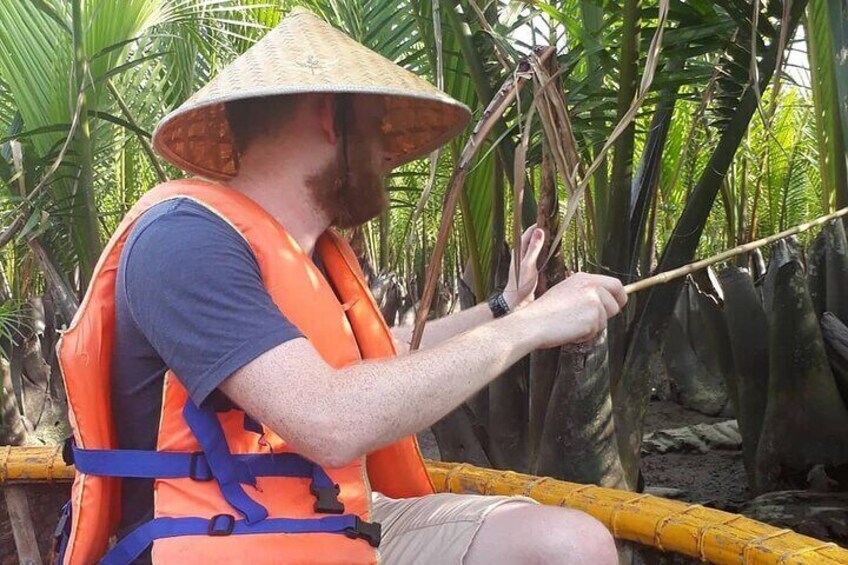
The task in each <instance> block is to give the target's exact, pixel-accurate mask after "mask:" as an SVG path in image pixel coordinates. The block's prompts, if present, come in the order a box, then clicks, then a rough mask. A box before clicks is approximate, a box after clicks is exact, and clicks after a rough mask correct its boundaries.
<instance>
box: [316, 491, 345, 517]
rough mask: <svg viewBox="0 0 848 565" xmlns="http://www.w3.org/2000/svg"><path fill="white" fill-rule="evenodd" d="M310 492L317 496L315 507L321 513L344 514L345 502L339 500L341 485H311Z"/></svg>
mask: <svg viewBox="0 0 848 565" xmlns="http://www.w3.org/2000/svg"><path fill="white" fill-rule="evenodd" d="M309 492H311V493H312V496H314V497H315V506H314V507H313V509H314V510H315V512H318V513H319V514H344V511H345V507H344V504H342V503H341V502H339V492H341V491H340V490H339V485H333V486H331V487H315V486H311V487H309Z"/></svg>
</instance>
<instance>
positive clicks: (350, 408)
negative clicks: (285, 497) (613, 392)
mask: <svg viewBox="0 0 848 565" xmlns="http://www.w3.org/2000/svg"><path fill="white" fill-rule="evenodd" d="M626 300H627V297H626V295H625V293H624V290H623V287H622V286H621V283H620V282H619V281H618V280H616V279H612V278H609V277H602V276H597V275H584V274H578V275H575V276H573V277H570V278H569V279H567V280H566V281H563V282H562V283H560V284H559V285H556V286H555V287H553V288H552V289H550V290H549V291H548V293H546V294H545V295H544V296H543V297H542V298H540V299H539V300H537V301H536V302H534V303H533V304H531V305H528V306H527V307H526V308H523V309H522V310H519V311H517V312H515V313H514V314H511V315H509V316H506V317H504V318H501V319H498V320H493V321H491V322H489V323H486V324H483V325H481V326H478V327H477V328H474V329H472V330H470V331H467V332H465V333H463V334H461V335H459V336H457V337H455V338H453V339H448V340H446V341H444V342H442V343H441V344H439V345H437V346H435V347H433V348H431V349H428V350H423V351H420V352H416V353H414V354H412V355H405V356H401V357H396V358H393V359H387V360H380V361H369V362H362V363H357V364H354V365H352V366H349V367H346V368H343V369H333V368H332V367H330V366H328V365H327V364H326V363H325V362H324V361H323V360H322V359H321V358H320V357H319V356H318V354H317V352H316V351H315V350H314V348H313V347H312V346H311V345H310V344H309V342H308V341H306V340H303V339H297V340H293V341H290V342H288V343H285V344H283V345H280V346H277V347H276V348H274V349H271V350H269V351H268V352H266V353H265V354H263V355H261V356H259V357H258V358H256V359H255V360H253V361H252V362H251V363H248V364H247V365H245V366H244V367H243V368H242V369H240V370H239V371H237V372H235V373H234V374H233V375H232V376H231V377H230V378H228V379H227V380H225V381H224V382H223V384H222V385H221V387H220V388H221V390H222V391H223V392H224V393H225V394H226V395H227V396H228V397H229V398H230V399H231V400H232V401H233V402H235V403H237V404H238V405H239V406H240V407H241V408H242V409H244V410H245V411H247V412H248V413H249V414H251V415H252V416H253V417H254V418H257V419H258V420H260V421H262V422H264V423H265V424H266V425H268V426H269V427H270V428H271V429H273V430H274V431H275V432H277V434H279V435H280V436H281V437H283V438H285V439H286V441H288V442H289V444H290V445H291V446H292V447H293V448H294V449H295V450H296V451H298V452H299V453H301V454H303V455H304V456H305V457H308V458H310V459H312V460H313V461H315V462H317V463H319V464H321V465H326V466H329V467H338V466H342V465H344V464H346V463H348V462H349V461H351V460H352V459H354V458H356V457H359V456H361V455H363V454H365V453H369V452H371V451H373V450H375V449H377V448H380V447H382V446H385V445H387V444H389V443H391V442H393V441H396V440H397V439H399V438H401V437H404V436H407V435H410V434H413V433H416V432H418V431H419V430H421V429H424V428H426V427H428V426H430V425H431V424H433V423H434V422H436V421H438V420H439V419H440V418H442V417H443V416H444V415H445V414H447V413H448V412H450V411H451V410H452V409H454V408H455V407H456V406H457V405H459V404H460V403H461V402H463V401H464V400H465V399H466V398H468V397H469V396H471V395H472V394H474V393H475V392H476V391H477V390H479V389H480V388H482V387H483V386H485V385H486V384H488V383H489V382H490V381H491V380H492V379H494V378H495V377H497V376H498V375H499V374H501V373H502V372H503V371H504V370H506V369H507V368H508V367H509V366H511V365H512V364H514V363H515V362H516V361H518V360H519V359H521V358H522V357H523V356H525V355H527V354H528V353H529V352H530V351H532V350H533V349H536V348H540V347H554V346H558V345H561V344H564V343H570V342H577V341H585V340H588V339H591V338H593V337H594V336H595V335H596V334H597V333H598V332H600V331H602V330H603V328H604V327H606V320H607V318H608V317H610V316H613V315H615V314H616V313H617V312H618V311H619V310H620V308H621V306H623V304H624V303H625V302H626Z"/></svg>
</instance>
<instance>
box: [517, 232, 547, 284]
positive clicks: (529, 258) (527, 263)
mask: <svg viewBox="0 0 848 565" xmlns="http://www.w3.org/2000/svg"><path fill="white" fill-rule="evenodd" d="M544 243H545V232H544V231H543V230H540V229H534V230H533V233H532V234H531V237H530V241H529V242H528V244H527V252H526V253H525V255H524V258H523V259H522V260H521V265H522V267H524V269H522V270H526V271H528V272H529V273H530V274H532V273H535V272H536V271H537V268H536V263H537V261H538V259H539V254H540V253H541V252H542V245H543V244H544Z"/></svg>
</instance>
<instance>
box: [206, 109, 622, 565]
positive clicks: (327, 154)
mask: <svg viewBox="0 0 848 565" xmlns="http://www.w3.org/2000/svg"><path fill="white" fill-rule="evenodd" d="M370 102H372V103H369V100H368V99H364V98H357V99H355V101H354V104H353V106H354V117H353V123H352V125H351V128H350V130H349V137H350V139H349V141H348V142H349V143H357V144H360V145H359V146H358V149H357V150H356V151H355V152H352V153H349V155H350V154H354V155H356V156H357V162H356V163H350V166H351V167H358V168H359V169H360V170H359V171H351V172H352V174H353V176H354V177H355V178H357V179H364V180H361V182H359V181H357V182H354V183H353V184H357V183H359V184H361V186H357V187H355V189H356V190H359V191H361V192H362V194H361V195H359V196H360V197H361V196H367V195H368V194H369V191H373V190H374V183H373V182H371V181H369V180H367V179H373V178H378V179H380V180H381V181H382V178H383V176H384V175H385V173H386V172H387V171H386V170H382V169H381V167H384V163H385V162H386V161H385V158H384V156H383V155H382V153H383V152H384V150H385V148H383V147H382V144H381V140H380V137H379V135H380V128H379V127H377V126H378V124H379V122H380V119H381V115H380V112H381V109H380V107H379V105H374V104H373V100H371V101H370ZM340 143H341V137H340V135H339V134H338V132H337V131H336V129H335V126H334V99H333V96H332V95H326V94H315V95H309V96H306V97H304V99H303V101H302V102H301V105H300V108H299V111H298V112H297V113H296V116H295V117H294V118H292V119H291V122H290V123H287V124H285V127H284V128H282V127H281V133H280V134H279V135H277V136H272V137H271V138H268V139H258V140H255V142H253V143H251V144H250V145H249V146H248V148H247V149H246V151H245V153H243V154H242V155H240V158H239V161H240V170H239V174H238V176H237V177H236V178H234V179H233V180H232V181H231V182H230V185H231V186H232V188H234V189H235V190H239V191H241V192H243V193H245V194H247V195H248V196H250V197H251V198H252V199H253V200H255V201H256V202H258V203H259V204H260V205H261V206H263V208H265V209H266V210H267V211H268V212H269V213H270V214H272V215H273V216H274V217H275V218H276V219H277V220H278V221H280V223H281V224H282V225H284V226H286V229H287V231H288V232H289V234H290V235H291V236H292V237H293V238H294V239H295V240H296V241H297V242H298V244H299V245H300V247H301V249H303V251H304V252H305V253H307V254H311V253H312V250H313V248H314V245H315V241H316V240H317V238H318V237H319V236H320V235H321V233H323V232H324V231H325V230H326V229H327V228H328V227H329V226H330V225H331V224H332V223H333V222H334V221H335V220H336V219H337V218H338V216H339V209H338V207H335V206H333V205H332V204H331V203H328V202H327V201H326V200H325V198H324V197H325V196H326V194H327V193H328V192H331V191H332V190H336V188H332V187H330V188H328V187H327V186H325V185H322V184H321V183H333V182H337V180H338V179H335V178H333V177H332V175H329V176H328V174H327V172H328V171H332V170H334V169H335V170H337V169H338V156H339V154H340V153H339V144H340ZM364 148H365V149H364ZM366 149H370V152H371V155H372V158H370V159H369V158H367V155H368V153H369V152H368V151H367V150H366ZM316 183H317V184H316ZM380 185H382V182H380ZM348 189H349V190H353V188H351V187H348ZM380 189H381V187H380ZM371 194H372V196H373V192H372V193H371ZM356 197H357V194H347V198H356ZM359 210H368V207H360V208H359ZM379 211H380V210H379V207H376V209H374V210H370V211H367V212H364V211H363V212H362V214H366V215H368V214H370V216H369V217H371V216H373V215H375V214H377V213H379ZM355 219H356V220H357V221H359V222H364V221H366V220H367V219H368V218H367V217H366V218H363V217H358V218H355ZM348 220H350V218H348ZM543 240H544V235H543V233H542V231H541V230H536V229H534V228H531V229H529V230H528V231H527V232H526V233H525V234H524V236H523V238H522V248H523V253H522V256H523V260H522V261H521V263H520V264H519V265H518V267H517V268H518V270H519V275H520V276H519V280H520V283H519V284H518V285H516V284H515V283H514V279H515V277H514V276H510V278H509V280H510V286H509V287H508V288H507V290H506V292H505V297H506V299H507V301H508V303H509V305H510V307H511V310H513V312H512V313H510V314H509V315H507V316H505V317H503V318H499V319H497V320H495V319H493V318H492V315H491V313H490V311H489V308H488V306H487V305H485V304H483V305H479V306H477V307H475V308H471V309H469V310H466V311H463V312H460V313H458V314H455V315H452V316H449V317H447V318H444V319H442V320H438V321H436V322H432V323H429V324H428V325H427V331H426V332H425V334H424V340H423V342H422V349H421V350H420V351H417V352H414V353H412V354H402V355H400V356H399V357H396V358H394V359H386V360H379V361H365V362H361V363H357V364H354V365H352V366H349V367H345V368H343V369H338V370H337V369H333V368H332V367H330V366H329V365H327V364H326V363H325V362H324V361H323V359H321V357H320V356H319V355H318V354H317V352H316V351H315V349H314V348H313V347H312V346H311V345H310V344H309V342H308V341H307V340H306V339H295V340H292V341H289V342H286V343H284V344H282V345H280V346H277V347H275V348H273V349H271V350H269V351H268V352H266V353H265V354H263V355H261V356H260V357H258V358H256V359H255V360H253V361H252V362H251V363H249V364H247V365H246V366H244V367H243V368H242V369H240V370H239V371H237V372H236V373H234V374H233V375H232V376H230V377H229V378H228V379H227V380H226V381H224V383H223V384H222V385H221V387H220V388H221V390H222V391H223V392H224V393H225V394H226V395H227V396H228V397H230V398H231V399H232V400H233V401H234V402H235V403H236V404H238V405H239V406H241V407H242V408H243V409H244V410H246V411H247V412H248V413H250V414H251V415H252V416H253V417H255V418H257V419H258V420H260V421H262V422H264V423H265V424H266V425H268V426H269V427H270V428H271V429H273V430H274V431H275V432H277V434H279V435H280V436H281V437H283V438H285V439H286V441H288V442H289V444H290V445H291V446H292V447H293V448H294V449H296V450H297V451H298V452H300V453H301V454H303V455H304V456H306V457H308V458H310V459H312V460H314V461H316V462H317V463H319V464H321V465H326V466H329V467H336V466H342V465H344V464H346V463H348V462H350V461H351V460H353V459H355V458H356V457H360V456H362V455H363V454H365V453H368V452H371V451H373V450H375V449H377V448H380V447H382V446H385V445H387V444H389V443H392V442H394V441H396V440H397V439H400V438H402V437H404V436H408V435H410V434H413V433H416V432H418V431H420V430H422V429H425V428H427V427H428V426H430V425H431V424H433V423H434V422H436V421H438V420H439V419H440V418H442V417H443V416H444V415H446V414H447V413H448V412H450V411H451V410H453V409H454V408H455V407H456V406H458V405H459V404H460V403H462V402H463V401H464V400H465V399H467V398H468V397H470V396H471V395H472V394H474V393H475V392H476V391H478V390H479V389H481V388H482V387H484V386H486V385H487V384H488V383H489V382H490V381H491V380H493V379H494V378H495V377H497V376H498V375H499V374H501V373H503V372H504V371H505V370H506V369H507V368H508V367H510V366H511V365H512V364H514V363H515V362H517V361H518V360H519V359H521V358H522V357H524V356H525V355H527V354H528V353H530V352H531V351H533V350H534V349H538V348H544V347H555V346H559V345H562V344H566V343H574V342H580V341H588V340H591V339H592V338H594V337H595V336H596V335H597V334H598V333H599V332H601V331H603V329H604V328H605V327H606V321H607V319H608V318H609V317H611V316H614V315H615V314H617V313H618V312H619V311H620V309H621V308H622V307H623V305H624V304H625V303H626V301H627V296H626V294H625V292H624V289H623V287H622V285H621V283H620V282H619V281H618V280H617V279H614V278H610V277H604V276H599V275H588V274H584V273H578V274H576V275H573V276H572V277H569V278H568V279H566V280H565V281H563V282H561V283H560V284H558V285H556V286H554V287H552V288H550V289H549V290H548V291H547V292H546V293H545V294H544V295H543V296H542V297H540V298H538V299H536V300H533V290H534V289H535V286H536V278H537V271H536V267H535V265H536V259H537V258H538V255H539V253H540V251H541V248H542V243H543ZM511 268H512V269H515V268H516V267H515V266H514V265H513V266H512V267H511ZM513 272H514V270H513ZM394 334H395V337H396V339H397V341H398V343H399V349H400V350H401V351H402V352H404V353H405V352H406V350H408V347H406V343H408V340H409V337H410V335H411V329H410V328H397V329H395V330H394ZM511 506H513V507H515V505H511ZM517 512H519V510H518V509H515V510H513V509H510V510H507V507H504V509H503V510H502V511H498V512H493V513H492V515H491V516H489V517H487V518H486V520H485V522H484V524H483V526H482V527H481V530H480V531H479V533H478V538H476V540H475V542H474V543H473V544H472V547H471V550H470V552H469V555H468V556H467V559H466V563H467V564H470V565H475V564H476V563H493V562H498V563H511V562H513V563H534V562H539V563H552V562H556V563H598V564H604V563H614V562H616V560H615V559H614V558H613V557H611V556H614V554H615V551H614V546H613V545H612V544H611V541H610V540H611V538H610V537H609V535H608V534H606V533H605V532H606V531H605V530H604V529H603V527H602V526H600V524H599V523H598V522H597V521H595V520H594V519H592V518H590V517H588V516H587V515H584V514H581V513H576V512H570V511H564V510H562V509H552V508H542V507H530V508H524V507H521V513H520V516H519V514H516V513H517ZM516 518H518V519H520V521H522V522H526V524H527V527H530V528H543V527H544V528H547V529H548V530H550V531H551V532H554V533H552V534H551V535H550V536H549V537H548V538H546V539H544V540H542V541H541V542H539V541H537V540H536V539H534V541H533V544H532V546H531V545H530V544H528V543H527V540H528V539H531V536H529V535H527V534H526V533H525V534H522V533H521V531H520V530H521V529H520V528H519V529H518V530H516V528H514V527H513V526H511V524H514V523H515V522H516ZM530 531H531V532H532V531H533V530H532V529H531V530H530ZM481 540H482V541H481ZM497 540H500V541H499V542H498V541H497ZM504 544H506V545H507V546H509V547H511V548H512V549H514V551H512V553H508V552H506V550H504V549H501V550H500V553H497V551H496V549H497V548H499V547H503V546H504ZM492 551H495V553H492ZM564 553H565V555H564ZM569 555H570V556H569ZM493 559H494V560H493Z"/></svg>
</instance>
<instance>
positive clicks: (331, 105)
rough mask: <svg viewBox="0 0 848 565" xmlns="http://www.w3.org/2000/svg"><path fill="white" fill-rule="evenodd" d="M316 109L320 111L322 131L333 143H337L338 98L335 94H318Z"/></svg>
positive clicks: (319, 121) (319, 119) (319, 123)
mask: <svg viewBox="0 0 848 565" xmlns="http://www.w3.org/2000/svg"><path fill="white" fill-rule="evenodd" d="M317 96H318V100H317V107H316V111H317V113H318V125H319V127H320V128H321V132H322V134H323V135H324V136H326V139H327V141H328V142H329V143H330V144H331V145H335V144H336V140H337V139H338V134H337V133H336V120H335V117H336V103H335V102H336V98H335V96H334V95H333V94H318V95H317Z"/></svg>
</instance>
